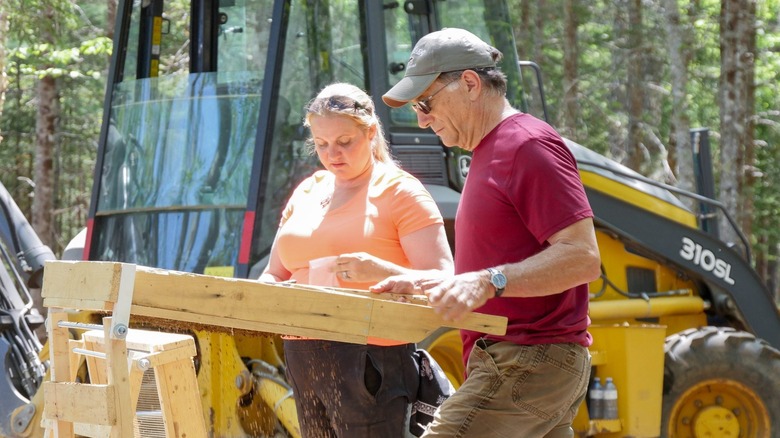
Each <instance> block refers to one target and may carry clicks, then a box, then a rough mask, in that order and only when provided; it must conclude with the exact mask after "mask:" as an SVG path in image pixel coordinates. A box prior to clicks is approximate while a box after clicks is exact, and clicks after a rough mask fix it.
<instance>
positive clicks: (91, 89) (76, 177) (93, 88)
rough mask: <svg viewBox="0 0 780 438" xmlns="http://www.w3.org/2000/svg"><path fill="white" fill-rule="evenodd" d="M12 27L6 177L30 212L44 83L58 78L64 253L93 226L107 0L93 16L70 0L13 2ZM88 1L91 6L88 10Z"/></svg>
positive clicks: (9, 0) (59, 214)
mask: <svg viewBox="0 0 780 438" xmlns="http://www.w3.org/2000/svg"><path fill="white" fill-rule="evenodd" d="M5 7H6V8H8V9H7V10H8V11H9V20H10V22H11V23H13V24H12V25H11V26H10V31H9V36H8V41H7V42H6V47H7V55H6V56H7V59H6V74H7V75H8V79H9V84H8V89H7V91H6V101H5V106H4V108H3V117H2V119H0V130H1V131H2V134H3V144H2V147H0V181H2V182H3V184H4V185H5V186H6V187H7V188H8V190H9V191H10V192H11V194H12V196H13V197H14V199H15V200H16V202H17V203H18V204H19V206H20V208H22V211H24V212H25V213H26V215H27V217H28V218H29V217H30V207H31V204H32V195H33V188H34V184H35V181H34V180H33V178H34V177H33V174H32V169H33V159H34V150H35V131H36V111H37V106H36V97H37V96H36V87H37V82H38V79H39V78H41V77H43V76H52V77H54V78H56V80H57V85H58V90H59V108H60V117H59V120H58V122H57V132H56V134H55V136H56V149H55V151H54V158H55V163H54V171H55V179H56V182H55V212H54V220H55V224H54V228H55V233H56V238H57V240H58V245H57V247H56V248H52V249H54V250H55V252H59V251H61V250H62V249H63V248H64V246H65V245H66V244H67V243H68V241H69V240H70V239H71V238H72V237H73V236H75V235H76V233H77V232H78V231H79V229H81V228H82V227H84V225H85V224H86V216H87V209H88V207H89V201H90V191H91V189H92V172H93V169H94V161H95V155H96V145H97V139H98V136H99V131H100V119H101V117H102V104H103V91H104V90H105V74H106V71H107V67H108V55H109V54H110V52H111V46H112V43H111V40H110V39H108V38H106V37H105V36H104V35H103V34H102V33H103V31H102V30H101V29H100V28H98V27H96V26H95V25H94V24H93V22H92V20H93V19H94V18H95V17H97V16H99V15H101V14H102V15H103V16H104V15H105V14H106V9H105V3H104V2H103V3H101V4H100V5H99V6H98V4H97V3H94V2H93V3H91V4H89V7H90V8H91V9H90V10H91V12H92V13H95V15H93V16H92V18H90V17H89V14H86V13H85V12H84V10H82V9H80V7H79V6H77V5H76V4H75V3H72V2H70V1H64V0H6V4H5ZM86 7H87V6H84V8H86Z"/></svg>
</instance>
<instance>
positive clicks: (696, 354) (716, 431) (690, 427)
mask: <svg viewBox="0 0 780 438" xmlns="http://www.w3.org/2000/svg"><path fill="white" fill-rule="evenodd" d="M664 351H665V353H666V358H665V361H664V392H663V412H662V416H661V419H662V420H661V421H662V423H661V436H664V437H670V438H672V437H673V438H689V437H695V438H703V437H724V438H727V437H734V438H737V437H751V438H753V437H755V438H775V437H778V436H780V396H779V395H778V394H780V352H779V351H777V350H776V349H774V348H772V346H770V345H769V344H768V343H767V342H766V341H764V340H761V339H758V338H756V337H755V336H754V335H752V334H750V333H747V332H743V331H737V330H734V329H732V328H725V327H702V328H699V329H689V330H685V331H682V332H680V333H677V334H674V335H672V336H669V337H668V338H667V340H666V345H665V347H664Z"/></svg>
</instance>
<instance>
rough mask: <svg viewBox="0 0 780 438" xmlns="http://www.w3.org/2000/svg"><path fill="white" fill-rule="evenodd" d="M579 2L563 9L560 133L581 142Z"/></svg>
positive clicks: (570, 0) (570, 2)
mask: <svg viewBox="0 0 780 438" xmlns="http://www.w3.org/2000/svg"><path fill="white" fill-rule="evenodd" d="M578 9H579V2H578V1H577V0H565V2H564V7H563V17H564V18H563V19H564V24H563V111H562V112H561V122H560V131H561V134H562V135H563V136H565V137H568V138H570V139H572V140H575V141H579V140H580V139H579V138H578V137H577V119H578V118H579V106H578V104H577V95H578V94H579V92H578V86H577V81H578V79H579V78H578V75H579V72H578V68H577V60H578V58H579V56H580V51H579V48H578V44H577V28H578V26H579V23H578V21H577V15H578V14H577V12H578Z"/></svg>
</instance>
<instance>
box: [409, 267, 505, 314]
mask: <svg viewBox="0 0 780 438" xmlns="http://www.w3.org/2000/svg"><path fill="white" fill-rule="evenodd" d="M486 272H487V271H476V272H466V273H464V274H459V275H456V276H454V277H450V278H447V279H444V280H440V281H438V282H421V283H420V284H419V285H420V288H421V289H422V290H423V291H424V292H425V295H427V296H428V302H429V303H430V305H431V307H433V308H434V310H435V311H436V313H438V314H439V315H441V317H442V318H443V319H444V320H446V321H458V320H461V319H463V318H464V317H465V316H466V314H468V312H471V311H472V310H474V309H476V308H479V307H482V305H484V304H485V303H486V302H487V300H488V298H491V297H492V296H493V290H492V289H491V285H490V280H489V279H488V278H487V275H486Z"/></svg>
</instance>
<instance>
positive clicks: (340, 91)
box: [303, 82, 398, 166]
mask: <svg viewBox="0 0 780 438" xmlns="http://www.w3.org/2000/svg"><path fill="white" fill-rule="evenodd" d="M331 114H337V115H341V116H347V117H350V118H352V119H353V120H354V121H355V122H356V123H357V124H358V125H360V126H362V127H364V128H365V129H369V128H371V127H372V126H376V134H375V135H374V138H373V139H372V140H371V153H372V155H373V157H374V160H376V161H378V162H380V163H385V164H390V165H393V166H397V165H398V164H397V163H396V162H395V160H393V157H392V156H391V155H390V146H389V145H388V144H387V140H385V134H384V131H383V130H382V123H381V122H380V121H379V118H378V117H377V116H376V111H375V108H374V101H373V100H371V97H370V96H369V95H368V94H367V93H366V92H365V91H363V90H361V89H360V88H358V87H356V86H354V85H352V84H347V83H343V82H337V83H335V84H330V85H328V86H326V87H325V88H323V89H322V91H320V92H319V94H317V97H315V98H314V99H312V100H311V101H310V102H309V104H308V105H306V115H305V116H304V119H303V125H304V126H306V127H307V128H310V127H311V123H310V121H311V116H312V115H318V116H326V115H331ZM308 143H309V144H310V146H311V151H312V152H313V151H314V148H313V144H314V142H313V139H311V138H310V139H309V142H308Z"/></svg>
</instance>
